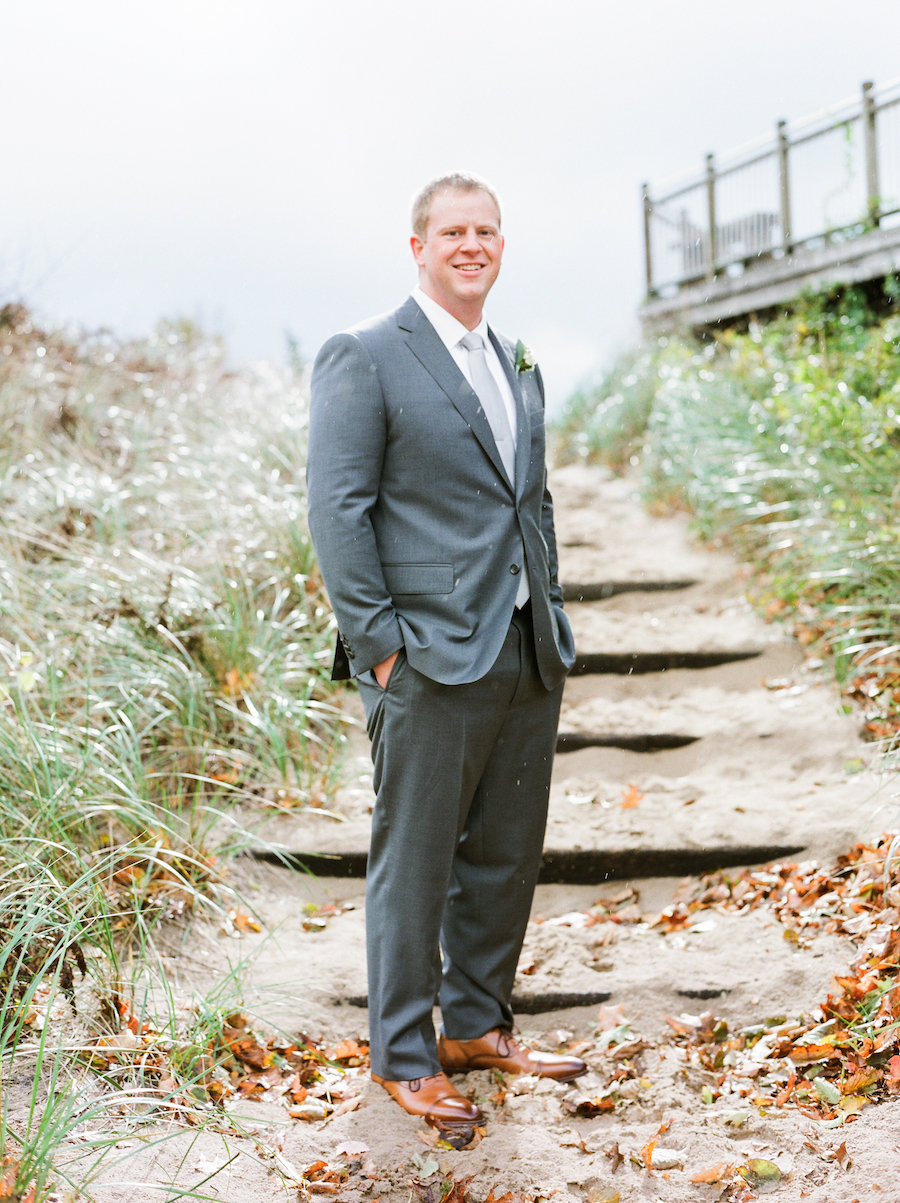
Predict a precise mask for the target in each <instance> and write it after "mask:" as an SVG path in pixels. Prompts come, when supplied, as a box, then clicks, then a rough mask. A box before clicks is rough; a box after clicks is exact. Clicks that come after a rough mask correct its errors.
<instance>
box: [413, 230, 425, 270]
mask: <svg viewBox="0 0 900 1203" xmlns="http://www.w3.org/2000/svg"><path fill="white" fill-rule="evenodd" d="M409 245H410V247H411V248H412V253H413V259H415V261H416V263H418V265H419V267H423V266H424V264H425V244H424V243H423V242H422V239H421V238H420V237H419V235H418V234H413V235H412V237H411V238H410V240H409Z"/></svg>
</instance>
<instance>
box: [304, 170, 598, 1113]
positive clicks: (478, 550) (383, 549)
mask: <svg viewBox="0 0 900 1203" xmlns="http://www.w3.org/2000/svg"><path fill="white" fill-rule="evenodd" d="M410 241H411V246H412V252H413V256H414V258H415V261H416V263H417V264H418V269H419V284H418V287H417V288H416V289H415V291H414V292H413V295H412V296H411V297H410V298H409V299H408V300H407V301H406V302H405V303H404V304H403V305H401V307H400V308H399V309H398V310H397V311H396V312H394V313H389V314H386V315H384V316H381V317H377V318H373V319H372V320H370V321H368V322H365V323H363V324H362V325H360V326H357V327H355V328H354V329H352V330H349V331H347V332H345V333H343V334H338V335H336V336H335V337H334V338H332V339H330V340H329V341H328V342H327V343H326V344H325V346H324V347H323V348H322V350H321V351H320V353H319V355H318V357H317V359H316V364H315V368H314V371H313V378H312V401H311V415H310V430H309V457H308V465H309V466H308V487H309V525H310V530H311V532H312V536H313V541H314V543H315V546H316V551H317V553H318V557H319V563H320V565H321V569H322V573H323V576H324V579H325V584H326V587H327V589H328V593H329V596H330V598H331V602H332V605H333V607H334V612H335V615H336V617H337V621H338V627H339V630H340V636H339V642H338V648H337V654H336V657H335V669H334V676H335V678H336V679H340V678H346V677H349V676H351V675H352V676H354V677H355V678H356V680H357V683H358V685H359V689H360V693H361V694H362V698H363V702H364V705H365V708H366V714H367V719H368V731H369V735H370V737H371V739H372V750H373V760H374V764H375V778H374V783H375V790H376V794H377V801H376V805H375V811H374V814H373V820H372V843H371V849H370V853H369V866H368V878H367V885H366V929H367V952H368V963H369V1017H370V1046H371V1058H372V1078H373V1080H374V1081H376V1082H379V1083H380V1084H381V1085H382V1086H383V1087H384V1088H385V1089H386V1090H387V1091H388V1093H389V1094H390V1095H391V1096H392V1097H393V1098H394V1099H395V1100H396V1101H397V1102H398V1103H399V1104H400V1105H401V1106H402V1107H404V1108H405V1109H406V1110H407V1111H409V1112H410V1113H411V1114H413V1115H421V1116H424V1117H425V1119H426V1120H427V1121H428V1122H429V1123H431V1124H432V1125H434V1126H437V1127H440V1128H442V1129H445V1130H450V1131H451V1132H452V1131H453V1130H454V1129H455V1130H457V1135H458V1134H459V1132H463V1133H465V1132H468V1131H469V1130H470V1129H471V1127H472V1126H473V1125H475V1124H477V1123H479V1122H481V1120H482V1116H481V1113H480V1111H479V1110H478V1108H477V1107H475V1105H474V1104H473V1103H471V1102H470V1101H469V1100H468V1099H466V1098H464V1097H463V1096H462V1095H461V1094H459V1092H458V1091H457V1090H456V1089H455V1088H454V1086H453V1085H452V1083H451V1082H450V1081H449V1079H448V1077H447V1074H448V1073H452V1072H457V1071H460V1072H461V1071H465V1070H467V1069H474V1068H490V1067H494V1068H498V1069H500V1070H503V1071H506V1072H512V1073H519V1072H530V1073H539V1074H543V1075H545V1076H550V1077H555V1078H558V1079H561V1080H568V1079H570V1078H574V1077H577V1076H579V1075H580V1074H581V1073H583V1072H585V1069H586V1066H585V1065H584V1063H583V1062H581V1061H579V1060H578V1059H577V1058H573V1057H559V1056H548V1055H544V1054H538V1053H534V1052H532V1051H530V1050H528V1049H526V1048H524V1047H523V1046H522V1045H520V1044H519V1043H518V1042H517V1041H515V1040H514V1039H513V1037H512V1034H511V1030H512V1024H513V1016H512V1011H511V1009H510V998H511V994H512V986H513V980H514V977H515V970H516V964H517V961H518V956H519V952H520V950H521V945H522V940H523V938H524V934H525V926H526V923H527V920H528V914H529V910H530V906H531V900H532V895H533V892H534V886H535V883H536V881H537V875H538V869H539V867H540V858H541V848H542V844H543V836H544V827H545V824H546V814H547V797H548V792H549V785H550V770H551V765H552V760H553V750H554V746H555V741H556V726H557V721H558V716H559V706H560V700H561V696H562V685H563V680H564V678H565V675H566V673H567V671H568V669H569V668H570V667H571V665H572V662H573V659H574V648H573V643H572V633H571V629H570V627H569V624H568V620H567V619H566V617H565V615H564V614H563V611H562V592H561V589H560V587H559V584H558V582H557V560H556V543H555V537H554V532H553V510H552V504H551V500H550V495H549V493H548V492H547V490H546V470H545V464H544V414H543V405H544V398H543V385H542V382H541V377H540V373H539V371H538V370H537V368H534V367H532V366H530V358H529V357H528V356H527V355H526V354H523V353H522V349H521V346H520V348H519V352H520V353H519V356H518V363H517V362H516V349H515V348H514V347H513V344H512V343H511V342H509V340H507V339H505V338H502V337H500V336H498V335H497V334H496V333H495V332H494V331H493V330H490V329H489V327H488V326H487V323H486V321H485V319H484V316H483V312H482V311H483V306H484V301H485V298H486V297H487V295H488V293H489V291H490V289H491V287H492V285H493V284H494V281H495V280H496V279H497V274H498V272H499V270H500V262H501V258H502V255H503V245H504V242H503V237H502V235H501V233H500V206H499V202H498V200H497V197H496V195H495V193H494V192H493V190H492V189H491V188H490V187H489V185H487V184H486V183H484V182H483V181H482V180H480V179H478V178H477V177H474V176H470V175H463V174H458V173H457V174H453V175H448V176H444V177H441V178H440V179H437V180H434V181H432V182H431V183H430V184H428V185H427V186H426V187H425V188H424V189H423V190H422V192H421V193H420V194H419V196H418V197H417V198H416V200H415V202H414V207H413V234H412V238H411V240H410ZM441 950H442V951H443V966H442V965H441V956H440V953H441ZM438 999H439V1001H440V1007H441V1015H442V1023H443V1032H442V1035H441V1038H440V1040H439V1041H436V1039H435V1032H434V1026H433V1023H432V1008H433V1006H434V1005H435V1003H436V1001H438Z"/></svg>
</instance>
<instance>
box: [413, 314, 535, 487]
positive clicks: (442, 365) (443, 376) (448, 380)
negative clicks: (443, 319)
mask: <svg viewBox="0 0 900 1203" xmlns="http://www.w3.org/2000/svg"><path fill="white" fill-rule="evenodd" d="M397 324H398V325H399V326H400V328H401V330H405V331H406V333H407V339H406V341H407V344H408V346H409V349H410V350H411V351H412V353H413V355H415V357H416V359H418V361H419V362H420V363H421V364H422V366H423V367H424V368H425V370H426V371H427V372H428V373H429V374H430V375H431V376H432V377H433V378H434V380H435V382H436V383H437V384H438V385H439V386H440V388H441V389H442V391H443V392H444V393H446V394H447V396H448V397H449V398H450V400H451V401H452V402H453V404H454V406H455V407H456V409H457V410H458V411H459V413H460V414H461V415H462V417H463V418H464V419H465V421H466V423H467V424H468V426H469V428H470V429H471V431H472V433H473V434H474V435H475V438H476V439H477V440H478V442H479V443H480V444H481V446H482V447H483V448H484V451H485V454H486V455H487V457H488V459H489V460H490V461H491V463H492V464H493V465H494V467H495V468H496V469H497V471H498V472H499V473H500V476H501V477H502V478H503V480H504V481H505V482H506V483H507V485H509V487H510V489H512V487H513V486H512V482H511V481H510V479H509V477H508V476H507V475H506V471H505V469H504V467H503V461H502V460H501V458H500V452H499V451H498V450H497V444H496V443H495V442H494V435H493V432H492V430H491V424H490V422H488V420H487V417H486V416H485V413H484V410H483V409H482V406H481V402H480V401H479V400H478V395H477V393H476V392H475V390H474V389H473V388H472V386H471V385H470V384H469V382H468V381H467V380H466V378H465V376H464V375H463V374H462V372H461V371H460V370H459V368H458V367H457V366H456V364H455V363H454V361H453V356H452V355H451V354H450V352H449V351H448V350H447V348H446V347H445V346H444V344H443V343H442V342H441V340H440V338H439V337H438V334H437V331H436V330H435V328H434V326H432V324H431V322H430V321H429V320H428V318H427V317H426V316H425V314H424V313H423V312H422V310H421V309H420V308H419V306H418V305H417V304H416V302H415V301H414V300H413V298H412V297H410V298H409V300H408V301H406V302H405V303H404V304H403V305H401V307H400V308H399V309H398V310H397ZM505 358H506V357H505V356H504V355H502V354H501V361H505ZM504 366H505V364H504ZM508 374H509V373H508V371H507V375H508ZM513 392H514V393H515V389H514V390H513ZM520 408H521V403H520V401H518V400H517V402H516V412H517V413H518V412H519V410H520ZM518 471H519V456H518V451H517V453H516V472H517V473H518Z"/></svg>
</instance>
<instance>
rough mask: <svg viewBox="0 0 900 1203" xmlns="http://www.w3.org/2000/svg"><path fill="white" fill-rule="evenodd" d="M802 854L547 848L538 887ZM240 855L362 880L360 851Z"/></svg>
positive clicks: (751, 848) (705, 869) (796, 848)
mask: <svg viewBox="0 0 900 1203" xmlns="http://www.w3.org/2000/svg"><path fill="white" fill-rule="evenodd" d="M802 851H803V847H802V846H801V845H781V844H760V845H752V844H751V845H737V846H732V845H724V846H719V847H714V848H618V849H593V848H581V849H578V850H572V849H554V848H548V849H545V851H544V854H543V856H542V857H541V869H540V874H539V877H538V881H539V882H541V884H544V885H583V886H590V885H596V886H601V885H603V884H604V883H605V882H607V881H622V880H635V879H637V878H641V877H695V876H697V875H698V874H700V873H710V872H713V871H714V870H716V869H732V868H735V867H736V866H738V865H760V864H764V863H766V862H767V861H773V860H784V859H785V858H786V857H792V856H796V855H797V854H798V853H800V852H802ZM243 855H244V856H248V857H250V858H252V859H253V860H259V861H266V862H268V863H269V864H277V865H283V866H284V867H286V868H289V869H295V870H297V871H298V872H301V873H310V874H312V875H313V876H316V877H354V878H363V877H365V875H366V861H367V859H368V857H367V854H366V853H365V852H362V851H357V852H292V851H290V850H289V849H287V848H285V849H279V848H275V847H271V846H270V847H268V848H250V849H248V850H247V851H246V852H244V853H243Z"/></svg>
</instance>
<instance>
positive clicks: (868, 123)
mask: <svg viewBox="0 0 900 1203" xmlns="http://www.w3.org/2000/svg"><path fill="white" fill-rule="evenodd" d="M874 86H875V85H874V83H873V82H872V80H870V79H869V80H866V82H865V83H864V84H863V86H862V104H863V107H862V118H863V140H864V145H865V148H866V208H867V212H868V218H869V223H870V225H873V226H877V225H878V223H879V221H880V219H881V212H880V210H881V195H880V192H879V187H878V140H877V138H876V137H875V98H874V96H873V95H872V89H873V88H874Z"/></svg>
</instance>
